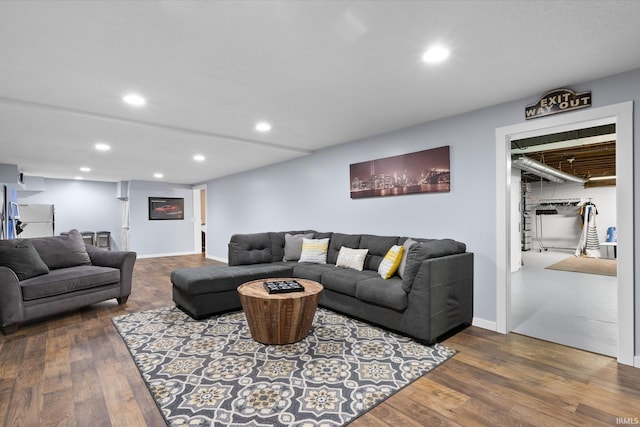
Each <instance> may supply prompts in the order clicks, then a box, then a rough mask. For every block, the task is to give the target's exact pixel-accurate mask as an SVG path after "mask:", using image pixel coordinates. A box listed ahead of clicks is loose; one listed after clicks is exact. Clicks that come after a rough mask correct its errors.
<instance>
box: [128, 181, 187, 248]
mask: <svg viewBox="0 0 640 427" xmlns="http://www.w3.org/2000/svg"><path fill="white" fill-rule="evenodd" d="M149 197H182V198H184V210H185V212H184V220H160V221H158V220H156V221H150V220H149ZM129 200H130V224H129V226H130V230H129V235H130V240H129V241H130V243H131V250H132V251H136V252H137V253H138V256H139V257H151V256H166V255H181V254H190V253H193V252H194V242H193V191H192V190H191V186H190V185H180V184H169V183H166V182H156V181H131V183H130V185H129Z"/></svg>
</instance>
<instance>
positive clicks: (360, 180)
mask: <svg viewBox="0 0 640 427" xmlns="http://www.w3.org/2000/svg"><path fill="white" fill-rule="evenodd" d="M349 172H350V184H351V185H350V187H351V198H352V199H357V198H364V197H385V196H398V195H402V194H415V193H447V192H449V191H450V190H451V170H450V163H449V146H444V147H438V148H432V149H429V150H423V151H417V152H414V153H408V154H402V155H399V156H393V157H385V158H382V159H376V160H369V161H366V162H361V163H353V164H351V165H350V166H349Z"/></svg>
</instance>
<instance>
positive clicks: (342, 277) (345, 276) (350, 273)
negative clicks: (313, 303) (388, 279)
mask: <svg viewBox="0 0 640 427" xmlns="http://www.w3.org/2000/svg"><path fill="white" fill-rule="evenodd" d="M376 276H378V273H376V272H375V271H370V270H363V271H357V270H353V269H351V268H340V267H337V268H336V269H335V270H333V271H328V272H326V273H324V274H323V275H322V281H321V283H322V286H324V287H325V288H326V289H329V290H332V291H334V292H338V293H341V294H345V295H349V296H352V297H355V296H356V285H357V284H358V282H360V281H362V280H366V279H370V278H372V277H376ZM378 277H380V276H378Z"/></svg>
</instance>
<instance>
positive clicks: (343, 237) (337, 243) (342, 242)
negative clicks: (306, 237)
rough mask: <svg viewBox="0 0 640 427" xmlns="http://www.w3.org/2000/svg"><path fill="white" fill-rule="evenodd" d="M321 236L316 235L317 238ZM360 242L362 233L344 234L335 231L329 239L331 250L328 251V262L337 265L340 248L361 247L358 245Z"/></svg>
mask: <svg viewBox="0 0 640 427" xmlns="http://www.w3.org/2000/svg"><path fill="white" fill-rule="evenodd" d="M318 238H319V237H317V236H316V239H318ZM359 244H360V235H359V234H342V233H333V234H332V235H331V240H330V241H329V251H328V253H327V264H333V265H336V262H337V261H338V254H339V253H340V248H341V247H343V246H344V247H345V248H352V249H360V247H359V246H358V245H359Z"/></svg>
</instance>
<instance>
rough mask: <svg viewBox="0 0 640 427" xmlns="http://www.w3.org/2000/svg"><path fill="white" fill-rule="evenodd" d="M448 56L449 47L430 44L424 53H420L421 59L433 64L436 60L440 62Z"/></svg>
mask: <svg viewBox="0 0 640 427" xmlns="http://www.w3.org/2000/svg"><path fill="white" fill-rule="evenodd" d="M448 57H449V49H447V48H446V47H444V46H440V45H437V46H432V47H430V48H429V49H428V50H427V51H426V52H425V53H424V55H422V60H423V61H424V62H426V63H428V64H435V63H437V62H442V61H444V60H445V59H447V58H448Z"/></svg>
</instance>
